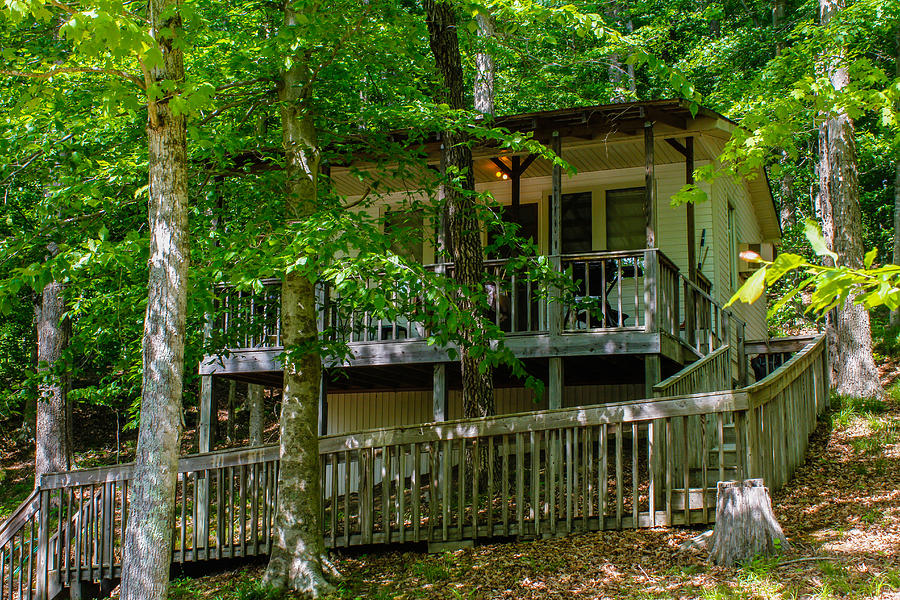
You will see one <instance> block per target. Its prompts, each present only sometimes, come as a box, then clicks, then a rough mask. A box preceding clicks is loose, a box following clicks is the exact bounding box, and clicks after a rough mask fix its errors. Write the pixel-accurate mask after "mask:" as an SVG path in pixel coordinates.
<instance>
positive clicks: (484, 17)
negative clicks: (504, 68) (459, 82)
mask: <svg viewBox="0 0 900 600" xmlns="http://www.w3.org/2000/svg"><path fill="white" fill-rule="evenodd" d="M475 20H476V22H477V23H478V37H479V38H481V39H480V42H481V44H482V46H481V48H480V49H479V50H478V52H477V53H476V54H475V94H474V97H475V110H477V111H478V112H480V113H481V114H483V115H489V116H492V117H493V116H494V97H495V95H494V85H495V81H496V78H495V76H494V57H493V55H492V54H491V53H490V52H489V51H488V49H487V48H486V46H487V44H488V43H489V41H490V39H491V38H492V37H493V36H494V22H493V19H492V18H491V15H490V14H483V13H481V12H479V13H478V14H477V15H476V16H475Z"/></svg>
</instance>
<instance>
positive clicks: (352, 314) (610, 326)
mask: <svg viewBox="0 0 900 600" xmlns="http://www.w3.org/2000/svg"><path fill="white" fill-rule="evenodd" d="M554 263H555V264H557V267H556V268H558V269H559V270H560V271H561V272H562V273H566V274H568V275H569V276H570V277H571V283H570V285H569V286H568V289H566V290H554V289H550V288H548V283H547V282H546V281H542V280H540V279H536V278H534V277H532V276H531V275H530V274H529V270H530V269H529V268H528V267H529V265H528V263H527V262H522V261H521V260H516V261H508V260H504V259H497V260H487V261H485V262H484V267H485V270H486V271H487V274H488V275H487V277H486V278H485V281H486V284H485V293H486V296H487V308H486V313H485V315H484V316H485V317H487V318H488V319H490V320H491V321H493V322H494V324H495V325H496V326H497V327H498V328H500V329H501V330H502V331H504V332H506V333H507V334H520V333H556V334H563V333H581V332H603V331H627V330H632V331H645V332H648V333H652V332H657V331H662V332H665V333H667V334H669V335H670V336H672V337H675V338H677V339H681V340H683V341H684V342H685V343H687V344H688V345H689V346H691V347H692V348H694V349H695V351H697V352H698V354H700V355H705V354H708V353H710V352H712V351H713V350H715V349H716V348H718V347H719V346H720V345H722V344H724V343H727V342H728V327H729V325H728V317H729V313H727V311H724V310H723V309H722V308H721V307H720V306H719V305H718V304H717V303H716V302H715V301H714V300H713V298H712V297H711V296H710V295H709V294H708V293H707V291H705V290H704V289H702V288H701V287H700V286H698V285H696V284H694V283H692V282H689V281H688V280H687V279H686V278H685V277H684V276H683V275H682V274H681V273H679V271H678V268H677V267H676V266H675V264H674V263H672V261H670V260H669V259H668V258H667V257H666V256H665V254H663V253H662V252H660V251H659V250H656V249H650V250H634V251H622V252H590V253H584V254H573V255H563V256H561V257H556V258H555V259H554ZM427 268H429V269H441V270H443V271H444V272H445V273H447V274H448V275H452V274H453V269H454V265H453V264H452V263H450V264H443V265H431V266H429V267H427ZM381 286H383V282H381V281H379V280H378V279H375V278H372V279H369V280H366V281H364V282H361V289H372V288H378V287H381ZM318 295H319V298H318V304H319V310H320V315H321V317H320V319H321V322H320V326H321V329H322V330H329V331H331V332H333V335H335V336H336V337H338V338H339V339H341V340H342V341H345V342H349V343H360V342H389V341H399V340H410V339H422V338H424V337H426V336H427V335H428V333H429V332H428V331H427V330H426V326H425V325H424V324H423V322H422V320H423V315H424V314H425V313H426V312H427V307H426V306H423V304H422V303H423V300H422V297H421V290H409V291H408V292H402V291H398V292H396V293H395V297H391V298H388V299H387V300H388V302H387V303H388V304H390V305H391V306H392V309H393V312H397V310H396V309H397V307H401V309H400V311H399V312H400V314H399V315H394V316H391V317H389V316H388V311H387V310H385V309H381V310H379V309H376V308H374V307H369V308H353V307H351V305H350V304H349V303H348V302H343V301H342V299H341V298H340V297H339V296H337V295H336V294H334V293H333V292H330V291H329V290H328V289H327V288H326V287H324V286H319V287H318ZM280 315H281V290H280V283H279V282H278V280H265V281H263V282H262V284H261V286H258V288H257V289H256V290H238V289H235V288H232V287H224V288H222V289H221V292H220V294H219V306H218V317H217V319H216V323H217V327H216V330H217V331H218V335H219V336H221V343H222V344H223V345H224V346H225V347H227V348H228V349H229V350H231V351H238V350H249V349H260V348H280V347H281V319H280Z"/></svg>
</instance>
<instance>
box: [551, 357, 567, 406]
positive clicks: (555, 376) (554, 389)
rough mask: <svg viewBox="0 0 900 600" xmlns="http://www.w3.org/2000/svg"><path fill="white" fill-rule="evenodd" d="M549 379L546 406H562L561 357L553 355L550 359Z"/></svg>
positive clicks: (562, 372)
mask: <svg viewBox="0 0 900 600" xmlns="http://www.w3.org/2000/svg"><path fill="white" fill-rule="evenodd" d="M549 379H550V381H549V382H548V385H547V405H548V406H547V407H548V408H549V409H550V410H553V409H556V408H562V405H563V390H564V387H565V386H564V381H565V372H564V371H563V359H562V358H561V357H558V356H555V357H553V358H551V359H550V377H549Z"/></svg>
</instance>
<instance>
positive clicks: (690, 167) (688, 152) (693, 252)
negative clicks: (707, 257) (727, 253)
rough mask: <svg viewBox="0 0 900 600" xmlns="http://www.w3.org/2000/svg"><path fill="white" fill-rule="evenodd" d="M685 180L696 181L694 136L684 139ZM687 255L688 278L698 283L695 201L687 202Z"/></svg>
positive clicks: (689, 183) (690, 182) (688, 181)
mask: <svg viewBox="0 0 900 600" xmlns="http://www.w3.org/2000/svg"><path fill="white" fill-rule="evenodd" d="M684 182H685V183H686V184H688V185H691V184H693V183H694V138H693V137H687V138H685V140H684ZM686 208H687V251H688V252H687V257H688V278H689V279H690V280H691V281H692V282H694V283H697V267H698V264H697V248H696V243H697V240H696V235H697V226H696V223H695V221H696V220H695V218H694V203H693V202H688V203H687V206H686Z"/></svg>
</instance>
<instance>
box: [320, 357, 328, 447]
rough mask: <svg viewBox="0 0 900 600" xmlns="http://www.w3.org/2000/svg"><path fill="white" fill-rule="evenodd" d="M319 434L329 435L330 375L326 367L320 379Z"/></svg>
mask: <svg viewBox="0 0 900 600" xmlns="http://www.w3.org/2000/svg"><path fill="white" fill-rule="evenodd" d="M319 435H328V375H327V374H326V373H325V369H324V368H323V369H322V379H321V381H319Z"/></svg>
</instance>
